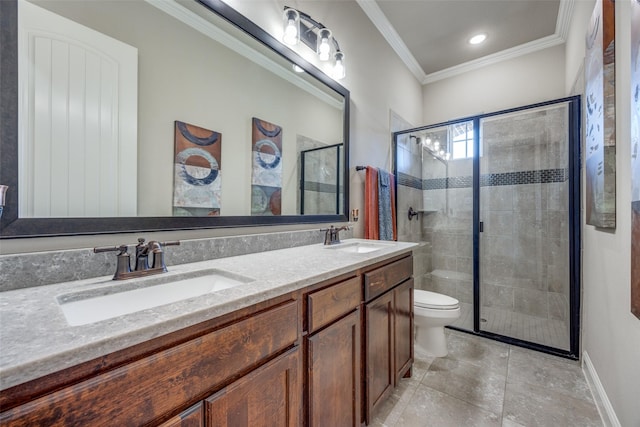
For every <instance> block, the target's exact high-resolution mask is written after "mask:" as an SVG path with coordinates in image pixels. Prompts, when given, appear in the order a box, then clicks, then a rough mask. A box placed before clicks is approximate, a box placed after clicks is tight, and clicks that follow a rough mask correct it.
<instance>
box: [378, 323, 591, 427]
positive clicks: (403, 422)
mask: <svg viewBox="0 0 640 427" xmlns="http://www.w3.org/2000/svg"><path fill="white" fill-rule="evenodd" d="M447 339H448V345H449V355H448V356H447V357H441V358H434V357H430V356H427V355H426V354H425V353H424V351H423V350H421V349H419V348H417V347H416V351H415V362H414V367H413V376H412V377H411V378H406V379H403V380H402V381H401V383H400V385H399V386H398V387H397V388H396V390H395V391H394V393H393V395H392V396H391V398H390V399H389V400H388V401H387V402H385V403H384V404H383V406H381V407H380V408H379V409H378V411H377V412H376V414H375V416H374V420H373V422H372V423H371V426H374V427H414V426H415V427H418V426H419V427H458V426H460V427H475V426H491V427H530V426H531V427H535V426H539V427H557V426H570V427H573V426H579V427H588V426H602V421H601V419H600V416H599V414H598V410H597V409H596V405H595V403H594V401H593V398H592V396H591V392H590V390H589V388H588V386H587V383H586V381H585V378H584V375H583V373H582V370H581V368H580V364H579V362H574V361H570V360H566V359H562V358H558V357H555V356H549V355H546V354H543V353H539V352H535V351H531V350H527V349H523V348H519V347H515V346H510V345H508V344H503V343H499V342H496V341H492V340H488V339H485V338H481V337H477V336H473V335H470V334H465V333H463V332H457V331H452V330H447Z"/></svg>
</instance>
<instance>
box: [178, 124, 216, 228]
mask: <svg viewBox="0 0 640 427" xmlns="http://www.w3.org/2000/svg"><path fill="white" fill-rule="evenodd" d="M174 127H175V159H174V161H175V163H174V180H173V182H174V186H173V215H174V216H218V215H220V193H221V158H220V157H221V144H222V135H221V134H220V133H219V132H214V131H212V130H208V129H204V128H201V127H198V126H194V125H190V124H188V123H184V122H180V121H176V122H175V126H174Z"/></svg>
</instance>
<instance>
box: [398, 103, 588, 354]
mask: <svg viewBox="0 0 640 427" xmlns="http://www.w3.org/2000/svg"><path fill="white" fill-rule="evenodd" d="M394 141H395V147H396V150H395V152H396V162H395V169H396V170H395V172H396V175H397V177H398V179H397V181H398V188H397V194H398V210H399V213H398V218H399V220H398V229H399V230H400V238H401V239H405V240H412V241H418V242H420V243H421V245H420V247H419V249H418V250H417V251H416V252H414V257H415V258H416V261H417V262H416V264H418V265H417V266H416V268H415V270H416V289H425V290H431V291H434V292H438V293H443V294H446V295H450V296H452V297H454V298H456V299H458V300H459V301H460V305H461V308H462V315H461V317H460V319H459V320H458V321H457V322H456V323H455V324H454V325H452V326H453V327H454V328H457V329H461V330H465V331H470V332H473V333H476V334H479V335H484V336H488V337H491V338H495V339H499V340H501V341H505V342H510V343H514V344H518V345H522V346H525V347H529V348H535V349H538V350H542V351H546V352H548V353H554V354H558V355H562V356H565V357H571V358H576V357H577V354H578V330H579V325H578V322H579V315H578V313H579V241H580V236H579V224H580V221H579V203H580V202H579V200H580V197H579V191H580V185H579V141H580V99H579V97H572V98H565V99H561V100H555V101H550V102H546V103H540V104H536V105H531V106H526V107H521V108H516V109H512V110H507V111H500V112H496V113H490V114H483V115H481V116H476V117H470V118H465V119H462V120H457V121H452V122H447V123H441V124H436V125H431V126H423V127H420V128H415V129H409V130H405V131H402V132H397V133H395V134H394ZM416 149H417V150H418V151H419V153H420V155H419V156H417V155H415V154H414V155H413V156H409V155H408V154H407V153H409V152H411V151H412V150H413V152H414V153H415V152H416ZM407 159H409V161H407ZM412 161H413V162H414V163H415V162H418V161H419V167H417V166H416V165H415V164H410V163H411V162H412ZM406 206H411V207H413V209H414V210H417V211H418V212H419V215H418V217H417V218H414V219H413V221H414V223H413V224H411V219H410V218H409V217H405V216H404V215H403V212H402V210H403V209H405V208H406ZM416 219H417V220H418V222H415V221H416ZM407 221H409V222H407ZM403 222H404V224H403ZM418 224H419V225H418ZM403 231H405V234H404V235H403V234H402V233H403ZM408 231H410V232H408Z"/></svg>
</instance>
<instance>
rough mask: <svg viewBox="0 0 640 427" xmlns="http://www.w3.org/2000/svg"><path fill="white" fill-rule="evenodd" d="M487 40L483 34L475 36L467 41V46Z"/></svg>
mask: <svg viewBox="0 0 640 427" xmlns="http://www.w3.org/2000/svg"><path fill="white" fill-rule="evenodd" d="M486 39H487V35H486V34H485V33H480V34H476V35H475V36H473V37H471V38H470V39H469V44H480V43H482V42H484V41H485V40H486Z"/></svg>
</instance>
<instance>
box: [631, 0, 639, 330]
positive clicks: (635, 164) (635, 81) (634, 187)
mask: <svg viewBox="0 0 640 427" xmlns="http://www.w3.org/2000/svg"><path fill="white" fill-rule="evenodd" d="M630 1H631V312H632V313H633V314H635V316H636V317H637V318H638V319H640V0H630Z"/></svg>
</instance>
